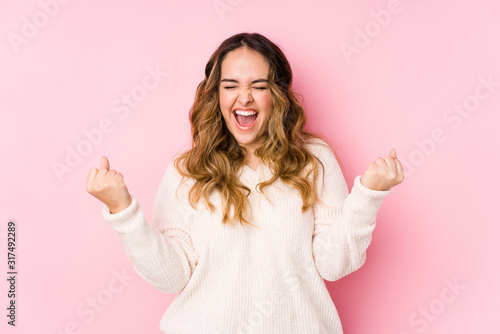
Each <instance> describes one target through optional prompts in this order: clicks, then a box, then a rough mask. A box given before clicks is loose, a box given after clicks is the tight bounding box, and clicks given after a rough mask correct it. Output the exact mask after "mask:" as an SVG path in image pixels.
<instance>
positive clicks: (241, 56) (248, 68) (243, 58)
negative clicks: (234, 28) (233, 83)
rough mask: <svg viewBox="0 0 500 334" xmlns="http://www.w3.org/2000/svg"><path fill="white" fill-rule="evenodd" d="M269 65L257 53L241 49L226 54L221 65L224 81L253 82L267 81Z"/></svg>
mask: <svg viewBox="0 0 500 334" xmlns="http://www.w3.org/2000/svg"><path fill="white" fill-rule="evenodd" d="M268 75H269V63H268V62H267V60H266V59H265V58H264V57H263V56H262V55H261V54H260V53H258V52H257V51H254V50H249V49H247V48H239V49H236V50H233V51H231V52H229V53H227V54H226V56H225V58H224V60H223V61H222V65H221V77H222V79H227V78H230V79H235V80H253V79H258V78H265V79H267V77H268Z"/></svg>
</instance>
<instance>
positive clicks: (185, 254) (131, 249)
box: [102, 162, 199, 294]
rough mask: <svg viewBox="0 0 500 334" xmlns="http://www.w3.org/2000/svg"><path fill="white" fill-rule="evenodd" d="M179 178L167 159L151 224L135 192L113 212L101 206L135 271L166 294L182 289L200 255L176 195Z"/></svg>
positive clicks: (181, 203)
mask: <svg viewBox="0 0 500 334" xmlns="http://www.w3.org/2000/svg"><path fill="white" fill-rule="evenodd" d="M180 178H181V176H180V174H179V173H178V172H177V170H176V169H175V167H174V165H173V163H172V162H170V164H169V165H168V167H167V170H166V172H165V174H164V176H163V179H162V181H161V184H160V186H159V189H158V192H157V195H156V199H155V204H154V208H153V215H152V226H151V225H149V224H148V223H147V222H146V220H145V218H144V214H143V211H142V209H141V207H140V205H139V203H138V201H137V199H136V198H135V196H132V203H131V204H130V205H129V206H128V207H127V208H126V209H125V210H123V211H120V212H118V213H116V214H111V213H110V211H109V208H108V207H107V206H104V207H103V208H102V215H103V217H104V219H105V220H106V221H108V223H109V224H110V225H111V226H112V228H113V229H114V230H115V231H116V232H117V233H118V235H119V236H120V238H121V240H122V241H123V245H124V248H125V253H126V255H127V257H128V258H129V259H130V261H131V262H132V265H133V267H134V270H135V271H136V272H137V274H138V275H139V276H140V277H142V278H143V279H144V280H146V281H147V282H149V283H150V284H151V285H153V286H154V287H155V288H156V289H157V290H159V291H162V292H164V293H169V294H175V293H179V292H180V291H182V290H183V289H184V287H185V286H186V284H187V283H188V281H189V279H190V278H191V275H192V273H193V271H194V268H195V267H196V264H197V262H198V259H199V256H198V253H197V252H196V250H195V249H194V247H193V244H192V242H191V237H190V224H189V221H188V220H187V218H186V217H187V215H186V214H185V205H184V204H185V203H183V202H181V200H180V199H179V198H181V197H177V196H176V190H177V186H178V185H179V181H180ZM179 193H182V192H181V191H179Z"/></svg>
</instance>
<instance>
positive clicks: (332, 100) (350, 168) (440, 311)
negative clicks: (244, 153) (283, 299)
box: [0, 0, 500, 334]
mask: <svg viewBox="0 0 500 334" xmlns="http://www.w3.org/2000/svg"><path fill="white" fill-rule="evenodd" d="M216 5H219V6H225V7H221V8H225V9H226V11H224V12H220V11H219V12H218V11H217V10H216V9H215V6H216ZM46 13H48V14H46ZM387 14H389V15H387ZM499 14H500V3H499V2H498V1H486V0H482V1H478V0H476V1H472V0H469V1H465V0H460V1H423V0H420V1H411V0H401V1H397V0H396V1H387V0H384V1H356V2H349V3H348V2H347V1H318V0H316V1H307V2H306V1H274V2H271V3H269V1H263V0H254V1H246V0H220V1H213V0H207V1H198V2H197V4H196V5H193V4H192V2H191V1H184V2H183V1H138V0H126V1H123V0H122V1H105V2H103V1H68V0H65V1H62V0H59V2H56V0H40V1H34V0H33V1H28V0H24V1H10V2H7V1H2V3H1V5H0V22H2V24H1V26H0V35H1V36H3V37H2V39H1V40H0V50H1V53H0V55H1V59H0V78H1V79H0V112H1V119H0V120H1V121H0V135H1V140H0V152H1V157H2V159H1V165H0V221H1V226H2V227H1V231H0V248H1V253H2V265H1V266H2V268H4V269H3V273H2V276H3V277H6V276H8V275H7V274H6V272H7V268H6V261H7V260H6V253H7V250H6V248H7V245H6V244H7V242H6V241H7V240H6V232H7V222H8V221H9V220H14V221H15V222H16V223H17V240H16V270H17V272H18V276H17V287H16V290H17V291H16V292H17V296H16V301H17V304H16V305H17V309H16V311H17V326H16V327H17V328H15V329H13V328H12V327H11V326H8V325H7V324H6V322H7V321H6V317H5V314H6V312H7V311H6V307H7V305H8V304H7V303H8V302H9V299H8V298H7V293H6V292H7V291H8V286H7V281H6V279H1V280H0V282H1V283H0V296H1V298H0V300H1V302H0V305H1V308H2V310H3V311H2V317H1V319H2V320H1V322H0V328H1V329H0V331H1V332H2V333H41V334H51V333H52V334H56V333H159V329H158V324H159V320H160V317H161V316H162V314H163V312H164V311H165V309H166V308H167V307H168V305H169V304H170V302H171V300H172V298H173V297H174V295H165V294H162V293H160V292H158V291H156V290H155V289H154V288H153V287H152V286H150V285H148V284H147V283H146V282H145V281H143V280H142V279H141V278H139V277H138V276H137V275H136V274H135V272H134V271H133V268H132V266H131V264H130V262H129V261H128V259H127V258H126V255H125V253H124V251H123V248H122V244H121V241H120V239H119V238H118V236H117V235H116V233H115V232H114V231H113V230H112V229H111V228H110V227H109V226H107V225H106V222H105V221H104V220H103V219H102V217H101V212H100V210H101V207H102V205H101V203H100V202H98V201H97V200H96V199H95V198H93V197H92V196H90V195H89V194H88V193H87V192H86V190H85V182H86V177H87V172H88V170H89V169H90V168H91V167H98V166H99V158H100V156H101V155H107V156H108V158H109V159H110V163H111V168H115V169H118V170H120V171H121V172H122V173H123V174H124V175H125V181H126V183H127V186H128V188H129V190H130V191H131V193H133V194H134V195H135V196H136V197H137V198H138V199H139V201H140V204H141V206H142V207H143V209H144V212H145V214H146V219H148V220H149V219H150V218H151V213H152V207H153V203H154V199H155V196H156V190H157V187H158V185H159V182H160V180H161V177H162V176H163V173H164V171H165V168H166V166H167V164H168V162H169V161H170V160H171V158H172V156H173V155H174V154H175V153H176V152H178V151H180V150H181V149H183V148H185V147H187V145H189V140H190V138H189V134H190V132H189V131H190V130H189V122H188V118H187V114H188V111H189V108H190V106H191V104H192V102H193V97H194V92H195V89H196V86H197V84H198V83H199V82H200V80H201V79H202V76H203V70H204V66H205V64H206V61H207V60H208V58H209V56H210V55H211V53H212V52H213V51H214V50H215V48H216V47H217V46H218V45H219V43H220V42H222V41H223V40H224V39H225V38H227V37H229V36H231V35H233V34H235V33H238V32H242V31H247V32H260V33H262V34H264V35H266V36H268V37H269V38H270V39H272V40H273V41H275V42H276V43H277V44H278V45H280V46H281V47H282V49H283V51H284V52H285V54H286V55H287V56H288V58H289V60H290V62H291V64H292V67H293V70H294V74H295V89H296V90H297V91H298V92H300V93H301V94H302V95H303V96H304V99H305V105H306V107H307V112H308V115H309V120H310V124H309V126H310V128H311V129H312V130H315V131H319V132H321V133H323V134H324V135H326V136H327V137H328V138H330V139H331V140H332V141H333V142H335V143H336V144H337V150H338V153H339V154H340V157H341V158H342V159H343V162H344V164H345V166H346V170H347V172H346V175H345V177H346V180H347V182H348V185H349V188H351V187H352V183H353V180H354V177H355V176H356V175H358V174H362V173H363V172H364V170H365V169H366V168H367V166H368V163H369V162H370V161H373V160H375V159H376V158H377V157H378V156H383V157H385V156H386V155H387V154H388V153H389V150H390V149H391V148H393V147H394V148H396V150H397V153H398V157H399V158H400V160H401V161H402V162H403V164H404V167H405V176H406V179H405V181H404V182H403V183H402V184H401V185H399V186H397V187H396V188H394V192H393V193H392V194H391V195H390V196H389V197H388V198H386V199H385V200H384V203H383V205H382V208H381V210H380V211H379V213H378V220H377V228H376V229H375V233H374V237H373V241H372V244H371V246H370V247H369V249H368V257H367V262H366V264H365V265H364V266H363V267H362V268H361V269H360V270H358V271H357V272H355V273H353V274H351V275H349V276H347V277H345V278H343V279H341V280H339V281H337V282H333V283H331V282H327V286H328V289H329V291H330V292H331V295H332V299H333V301H334V302H335V304H336V306H337V308H338V310H339V314H340V317H341V320H342V323H343V326H344V329H345V333H347V334H363V333H369V334H388V333H390V334H410V333H411V334H413V333H488V334H490V333H499V332H500V320H499V317H498V311H499V308H498V303H497V302H496V301H497V300H498V298H500V284H499V282H500V270H499V265H498V263H499V260H498V255H499V251H500V246H499V245H498V235H499V232H500V227H499V226H500V224H499V223H500V214H499V211H498V207H499V204H500V196H499V195H498V185H499V184H500V173H499V172H498V168H499V167H498V166H499V162H500V161H499V160H500V159H499V158H498V143H499V141H498V139H499V131H498V126H499V125H500V122H499V121H500V116H499V113H498V110H499V107H500V66H499V62H498V59H500V39H499V36H500V35H499V34H498V32H499V31H500V20H498V17H499ZM151 71H156V72H157V73H159V74H157V84H155V85H154V87H150V90H144V89H143V88H141V85H142V82H143V80H144V78H145V77H146V76H148V75H149V74H148V73H149V72H151ZM488 81H489V82H490V83H488ZM150 82H151V83H153V81H150ZM131 92H134V94H139V93H141V92H143V93H145V94H144V95H143V96H139V95H136V96H138V98H139V99H141V101H136V102H137V103H136V104H135V105H134V108H131V107H126V105H125V103H124V102H123V100H122V96H123V95H124V94H130V93H131ZM142 98H143V99H142ZM96 129H100V130H99V133H101V134H102V137H99V136H96V137H94V138H95V139H94V142H93V143H91V142H90V143H89V141H88V140H87V135H88V134H89V133H91V134H94V135H95V134H96V133H97V130H96ZM86 133H87V135H86ZM494 143H496V145H494ZM72 150H77V151H79V152H81V153H79V154H78V156H79V158H78V159H77V158H76V157H75V156H73V157H72V159H70V161H69V162H67V161H66V159H67V158H68V155H69V153H68V152H69V151H72ZM58 164H59V166H60V167H61V166H62V165H65V166H66V168H67V169H66V170H64V171H63V172H62V173H59V174H58V173H56V171H55V170H54V167H53V166H54V165H58ZM116 277H120V279H117V278H116ZM450 286H452V287H453V288H450Z"/></svg>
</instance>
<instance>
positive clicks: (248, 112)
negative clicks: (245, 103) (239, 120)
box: [235, 110, 257, 116]
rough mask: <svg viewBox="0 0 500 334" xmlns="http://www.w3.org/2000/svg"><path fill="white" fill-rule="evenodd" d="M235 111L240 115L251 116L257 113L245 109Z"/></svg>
mask: <svg viewBox="0 0 500 334" xmlns="http://www.w3.org/2000/svg"><path fill="white" fill-rule="evenodd" d="M235 112H236V113H237V114H238V115H242V116H250V115H255V114H256V113H257V112H256V111H244V110H236V111H235Z"/></svg>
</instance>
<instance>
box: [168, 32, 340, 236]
mask: <svg viewBox="0 0 500 334" xmlns="http://www.w3.org/2000/svg"><path fill="white" fill-rule="evenodd" d="M240 47H246V48H249V49H251V50H254V51H257V52H258V53H260V54H261V55H262V56H263V57H264V58H265V59H266V60H267V61H268V62H269V65H270V70H269V78H268V80H269V88H270V89H271V94H272V101H273V108H272V110H271V112H270V116H269V121H268V123H267V128H266V130H265V132H264V133H263V135H262V137H263V138H259V140H260V139H263V141H262V142H263V143H264V144H263V145H262V146H260V147H259V148H257V149H256V150H255V152H254V154H255V155H256V156H257V157H259V158H260V159H261V160H262V161H263V162H264V163H266V164H267V165H268V166H269V167H270V169H271V170H272V173H273V177H272V178H271V179H270V180H267V181H265V182H261V183H259V184H258V187H259V191H260V192H261V193H263V189H264V187H266V186H269V185H270V184H272V183H273V182H275V181H276V180H277V179H278V178H280V179H281V180H282V181H283V182H284V183H286V184H288V185H289V186H291V187H294V188H296V189H297V190H298V191H299V192H300V195H301V197H302V202H303V204H302V212H303V213H304V212H306V211H307V210H308V209H309V208H311V207H312V206H313V205H314V204H315V203H316V201H319V202H320V203H322V202H321V201H320V200H319V198H318V194H317V192H316V184H317V178H318V167H319V164H318V162H319V163H320V164H321V166H322V168H323V170H324V166H323V164H322V163H321V161H320V160H319V159H317V158H316V157H315V156H314V155H313V154H312V153H311V152H310V151H309V150H308V148H307V146H306V144H307V142H308V141H309V140H311V139H314V138H319V139H322V140H323V141H325V142H327V140H326V139H324V138H322V137H321V136H320V135H318V134H315V133H312V132H308V131H306V130H304V126H305V125H306V115H305V112H304V108H303V107H302V106H301V104H300V103H299V101H298V100H297V98H296V96H295V94H294V92H292V90H291V86H292V70H291V67H290V64H289V62H288V60H287V59H286V57H285V55H284V54H283V52H282V51H281V50H280V48H279V47H278V46H276V45H275V44H274V43H272V42H271V41H270V40H269V39H267V38H266V37H264V36H262V35H261V34H258V33H240V34H236V35H234V36H231V37H229V38H228V39H226V40H225V41H224V42H222V44H221V45H220V46H219V47H218V48H217V50H216V51H215V52H214V53H213V54H212V56H211V57H210V59H209V61H208V63H207V65H206V67H205V78H204V79H203V80H202V81H201V82H200V84H199V85H198V87H197V89H196V95H195V100H194V103H193V106H192V108H191V110H190V112H189V119H190V122H191V132H192V137H193V140H192V146H191V149H190V150H189V151H187V152H184V153H182V154H180V155H179V156H178V157H177V159H175V161H174V166H175V167H176V169H177V170H178V171H179V173H180V174H181V175H182V179H183V182H184V179H185V178H191V179H193V180H194V183H193V186H192V187H191V189H190V191H189V202H190V204H191V206H192V207H193V208H196V205H197V203H198V201H199V200H200V199H202V200H203V202H204V204H205V207H207V209H209V210H210V211H211V212H213V211H214V210H215V207H214V205H213V204H212V203H211V202H210V200H209V196H210V194H211V193H212V192H213V191H219V193H220V196H221V200H222V213H223V217H222V223H224V224H226V223H230V224H232V225H233V224H234V222H235V220H239V222H240V224H242V225H243V224H245V223H246V224H250V225H251V226H254V227H256V226H255V225H254V224H252V223H250V222H249V220H247V218H246V217H248V210H249V207H250V203H249V202H248V195H249V194H250V192H251V191H250V189H249V188H248V187H247V186H245V185H244V184H243V183H241V182H240V180H239V179H238V178H237V172H238V171H239V170H240V169H241V168H243V167H244V163H245V157H246V154H247V152H246V150H245V149H244V148H243V147H241V146H239V144H238V142H237V141H236V139H235V138H234V136H233V135H232V134H231V132H230V131H229V129H228V128H227V126H226V124H225V121H224V118H223V116H222V112H221V110H220V106H219V84H220V79H221V66H222V62H223V60H224V57H225V56H226V54H227V53H228V52H231V51H233V50H235V49H238V48H240ZM330 146H331V145H330ZM334 153H335V152H334ZM337 160H338V159H337ZM181 162H183V164H182V165H183V166H182V168H181V167H180V166H181ZM339 163H340V162H339ZM309 164H310V165H311V169H310V170H309V171H308V172H307V174H306V175H305V176H303V175H301V174H304V173H305V171H306V166H308V165H309ZM311 173H312V176H313V177H312V179H311V177H310V175H311ZM323 176H324V173H323ZM183 182H182V183H183ZM264 196H265V194H264ZM265 197H266V199H268V198H267V196H265ZM268 200H269V199H268ZM231 208H234V215H233V216H232V217H229V215H230V212H231Z"/></svg>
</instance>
